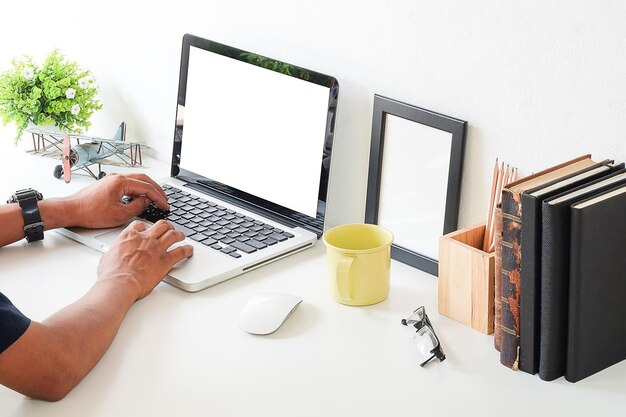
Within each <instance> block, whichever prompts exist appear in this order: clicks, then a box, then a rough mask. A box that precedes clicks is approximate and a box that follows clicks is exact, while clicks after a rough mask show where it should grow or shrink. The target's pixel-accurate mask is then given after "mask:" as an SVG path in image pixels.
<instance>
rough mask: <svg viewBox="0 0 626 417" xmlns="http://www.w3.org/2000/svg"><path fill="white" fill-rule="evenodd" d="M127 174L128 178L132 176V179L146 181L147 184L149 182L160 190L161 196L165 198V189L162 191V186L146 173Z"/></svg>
mask: <svg viewBox="0 0 626 417" xmlns="http://www.w3.org/2000/svg"><path fill="white" fill-rule="evenodd" d="M127 176H128V177H129V178H133V179H136V180H140V181H144V182H147V183H148V184H151V185H152V186H153V187H154V188H156V189H157V191H160V192H161V194H162V195H163V197H164V198H165V199H166V200H167V194H165V191H163V188H162V187H161V186H160V185H159V184H158V183H157V182H156V181H155V180H153V179H152V178H150V177H149V176H147V175H146V174H140V173H132V174H128V175H127Z"/></svg>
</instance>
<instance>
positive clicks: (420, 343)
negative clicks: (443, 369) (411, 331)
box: [402, 306, 446, 367]
mask: <svg viewBox="0 0 626 417" xmlns="http://www.w3.org/2000/svg"><path fill="white" fill-rule="evenodd" d="M402 324H404V325H405V326H409V325H411V326H413V327H415V329H416V330H417V332H416V333H415V336H413V339H414V340H415V344H416V345H417V347H418V349H419V350H420V351H421V352H422V353H423V354H424V355H431V356H430V357H429V358H428V359H426V360H425V361H424V362H422V363H420V366H422V367H423V366H424V365H426V364H427V363H428V362H430V361H431V360H433V359H435V358H437V359H439V362H443V361H444V360H445V359H446V355H445V353H443V350H442V349H441V343H439V338H438V337H437V334H435V329H433V325H432V324H430V320H429V319H428V316H427V315H426V309H425V308H424V306H421V307H418V308H417V309H416V310H415V311H414V312H413V314H411V315H410V316H409V318H407V319H402Z"/></svg>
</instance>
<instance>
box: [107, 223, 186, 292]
mask: <svg viewBox="0 0 626 417" xmlns="http://www.w3.org/2000/svg"><path fill="white" fill-rule="evenodd" d="M184 238H185V236H184V235H183V233H181V232H179V231H177V230H175V229H174V227H173V226H172V225H171V224H170V223H168V222H166V221H164V220H160V221H158V222H157V223H155V224H154V225H153V226H152V227H150V228H148V229H146V225H145V224H144V223H143V222H141V221H134V222H132V223H131V224H130V225H129V226H128V227H127V228H126V229H124V231H122V233H121V234H120V235H119V236H118V238H117V240H116V241H115V243H114V244H113V245H112V246H111V249H110V250H109V252H107V253H106V254H105V255H104V256H103V257H102V259H101V260H100V265H98V278H99V279H100V280H101V281H103V280H114V281H116V282H118V283H120V284H122V285H126V286H128V287H129V288H130V289H131V290H132V291H133V295H134V297H135V300H139V299H141V298H143V297H145V296H146V295H148V294H149V293H150V292H151V291H152V290H153V289H154V287H155V286H156V285H157V284H158V283H159V282H161V280H162V279H163V278H164V277H165V275H166V274H167V273H168V272H169V270H170V269H172V267H173V266H174V265H175V264H176V263H177V262H179V261H181V260H183V259H185V258H189V257H190V256H191V255H192V254H193V246H191V245H184V246H179V247H176V248H174V249H171V250H169V251H168V248H169V247H170V246H172V245H173V244H174V243H177V242H180V241H182V240H183V239H184Z"/></svg>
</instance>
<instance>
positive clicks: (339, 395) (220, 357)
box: [0, 138, 626, 417]
mask: <svg viewBox="0 0 626 417" xmlns="http://www.w3.org/2000/svg"><path fill="white" fill-rule="evenodd" d="M0 139H2V141H1V142H6V143H0V152H1V154H0V175H1V176H2V181H1V182H0V196H9V195H10V194H11V193H12V192H13V191H15V190H16V189H19V188H24V187H28V186H32V187H34V188H37V189H39V190H40V191H42V192H43V193H44V196H45V197H51V196H54V195H57V196H58V195H62V194H68V193H70V192H72V191H73V190H76V189H78V188H80V187H83V186H85V185H86V184H88V183H90V182H91V181H93V180H91V179H89V178H86V177H82V178H81V177H79V176H75V177H74V178H73V179H72V182H71V183H70V184H69V185H66V184H65V183H64V182H63V181H61V180H56V179H54V178H53V177H52V168H53V166H54V165H55V161H51V160H48V159H44V158H40V157H34V156H30V155H26V154H24V153H23V152H21V151H20V150H19V149H16V148H14V147H13V146H12V145H11V144H10V143H9V142H10V139H9V138H0ZM21 147H22V146H21ZM147 163H148V165H150V166H151V168H150V169H149V170H148V171H149V172H151V173H152V174H153V175H154V176H156V177H158V176H167V175H168V172H167V167H166V165H165V164H162V163H157V162H155V161H148V162H147ZM107 171H111V172H115V171H119V168H117V169H116V168H109V167H107ZM3 198H4V197H3ZM99 258H100V254H99V253H98V252H96V251H93V250H91V249H89V248H87V247H85V246H81V245H79V244H77V243H75V242H73V241H71V240H69V239H66V238H64V237H62V236H60V235H58V234H57V233H56V232H47V233H46V237H45V240H44V241H43V242H42V243H37V244H33V245H28V244H26V243H25V241H22V242H18V243H15V244H13V245H11V246H8V247H5V248H2V249H0V271H1V273H0V290H1V291H2V292H3V293H5V294H6V295H7V296H8V297H9V298H10V299H11V300H12V301H13V302H14V303H15V304H16V305H17V306H18V308H20V309H21V310H22V311H23V312H24V313H25V314H26V315H28V316H29V317H31V318H33V319H35V320H42V319H44V318H45V317H47V316H48V315H50V314H52V313H53V312H55V311H56V310H58V309H60V308H61V307H63V306H65V305H67V304H68V303H71V302H72V301H74V300H75V299H77V298H78V297H80V296H81V295H82V294H83V293H84V292H85V291H86V290H87V289H88V288H89V287H90V286H91V285H92V283H93V282H94V281H95V279H96V274H95V271H96V265H97V264H98V260H99ZM391 275H392V279H391V280H392V284H391V285H392V289H391V294H390V296H389V298H388V299H387V300H386V301H384V302H382V303H380V304H377V305H374V306H369V307H347V306H343V305H340V304H338V303H336V302H335V301H333V300H332V299H331V298H330V296H329V293H328V290H327V282H326V264H325V259H324V247H323V243H322V242H318V245H317V246H316V247H314V248H312V249H310V250H307V251H304V252H302V253H299V254H296V255H294V256H291V257H289V258H287V259H283V260H281V261H278V262H275V263H273V264H271V265H268V266H266V267H263V268H261V269H258V270H254V271H251V272H249V273H247V274H245V275H242V276H239V277H237V278H234V279H232V280H230V281H227V282H224V283H222V284H219V285H217V286H214V287H211V288H208V289H206V290H203V291H201V292H199V293H195V294H190V293H186V292H183V291H181V290H178V289H176V288H174V287H171V286H169V285H168V284H165V283H161V284H159V286H157V288H156V289H155V291H154V293H153V294H152V295H151V296H149V297H148V298H146V299H144V300H142V301H139V302H137V303H136V304H135V305H134V306H133V308H132V309H131V310H130V312H129V313H128V315H127V317H126V319H125V320H124V322H123V324H122V327H121V329H120V331H119V333H118V335H117V337H116V338H115V340H114V342H113V344H112V346H111V347H110V349H109V351H108V352H107V353H106V354H105V356H104V357H103V359H102V360H101V361H100V363H99V364H98V365H97V366H96V367H95V368H94V369H93V371H92V372H91V373H90V374H89V375H87V377H86V378H85V379H84V380H83V381H82V383H81V384H80V385H79V386H78V387H77V388H75V389H74V391H72V392H71V393H70V394H69V395H68V396H67V397H66V398H65V399H64V400H62V401H60V402H58V403H46V402H43V401H35V400H31V399H28V398H25V397H23V396H22V395H20V394H17V393H15V392H13V391H11V390H9V389H6V388H4V387H0V416H3V417H8V416H28V417H35V416H63V417H72V416H76V417H85V416H107V417H109V416H118V417H120V416H151V417H157V416H167V417H172V416H196V415H203V416H204V415H207V416H208V415H211V416H220V417H224V416H255V415H259V416H273V417H274V416H315V417H319V416H394V417H398V416H411V417H415V416H432V415H450V416H452V415H454V416H459V415H481V416H487V415H494V416H495V415H500V416H502V415H507V416H518V415H519V416H522V415H531V414H538V415H547V414H548V413H549V412H555V413H558V414H556V415H584V414H596V415H598V414H604V413H607V412H617V414H621V413H622V412H623V411H622V410H623V409H624V408H626V362H622V363H620V364H617V365H615V366H613V367H611V368H609V369H606V370H604V371H602V372H601V373H599V374H596V375H594V376H591V377H589V378H587V379H585V380H583V381H581V382H578V383H576V384H570V383H568V382H566V381H565V380H564V379H563V378H560V379H558V380H556V381H554V382H549V383H548V382H543V381H541V380H540V379H539V377H538V376H536V375H535V376H532V375H528V374H526V373H523V372H513V371H511V370H509V369H507V368H505V367H503V366H502V365H500V363H499V353H498V352H496V351H495V350H494V348H493V337H492V336H486V335H483V334H481V333H478V332H476V331H474V330H472V329H470V328H467V327H465V326H463V325H461V324H458V323H457V322H455V321H453V320H451V319H448V318H447V317H444V316H441V315H439V314H438V313H437V279H436V278H435V277H433V276H430V275H428V274H425V273H423V272H421V271H418V270H416V269H413V268H410V267H408V266H406V265H403V264H401V263H398V262H396V261H393V262H392V271H391ZM263 292H284V293H290V294H296V295H299V296H301V297H303V298H304V302H303V303H302V304H301V305H300V307H299V308H298V309H297V310H296V311H295V312H294V314H293V315H292V316H291V317H290V318H289V319H288V321H287V322H286V323H285V324H284V325H283V327H281V328H280V329H279V330H278V331H277V332H276V333H274V334H272V335H269V336H252V335H249V334H247V333H244V332H243V331H241V330H240V329H239V327H238V324H237V321H238V316H239V312H240V311H241V309H242V308H243V307H244V305H245V304H246V302H247V301H248V300H249V299H250V298H251V297H252V296H253V295H255V294H257V293H263ZM420 305H424V306H425V307H426V310H427V313H428V315H429V317H430V319H431V321H432V323H433V325H434V327H435V330H436V331H437V334H438V335H439V336H440V338H441V340H442V346H443V348H444V351H445V353H446V355H447V359H446V360H445V361H444V362H442V363H439V362H438V361H436V362H433V363H431V364H429V365H428V366H427V367H426V368H420V367H419V365H418V359H417V357H418V355H417V351H416V347H415V345H414V344H413V339H412V338H413V332H412V331H411V329H409V328H407V327H405V326H402V325H401V324H400V319H401V318H403V317H405V316H406V315H407V314H409V313H410V312H412V310H413V309H415V308H417V307H418V306H420ZM599 354H601V352H599Z"/></svg>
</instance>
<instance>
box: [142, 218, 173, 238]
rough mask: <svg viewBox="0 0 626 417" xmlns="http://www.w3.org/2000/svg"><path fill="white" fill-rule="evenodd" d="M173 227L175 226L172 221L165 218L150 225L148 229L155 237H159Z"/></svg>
mask: <svg viewBox="0 0 626 417" xmlns="http://www.w3.org/2000/svg"><path fill="white" fill-rule="evenodd" d="M173 229H174V226H172V224H171V223H170V222H167V221H165V220H159V221H158V222H156V223H155V224H154V225H153V226H152V227H150V229H148V233H149V235H150V236H152V237H154V238H155V239H159V238H160V237H161V236H163V234H164V233H165V232H167V231H168V230H173Z"/></svg>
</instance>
